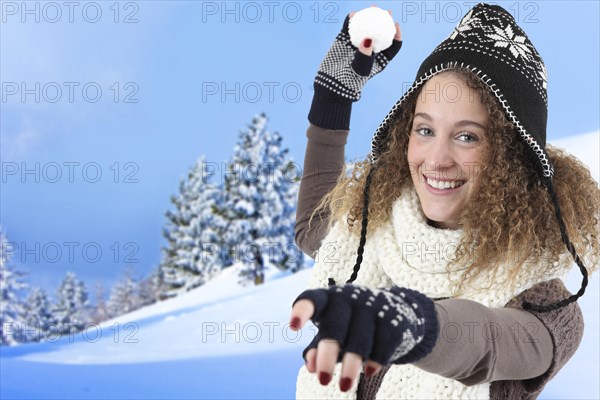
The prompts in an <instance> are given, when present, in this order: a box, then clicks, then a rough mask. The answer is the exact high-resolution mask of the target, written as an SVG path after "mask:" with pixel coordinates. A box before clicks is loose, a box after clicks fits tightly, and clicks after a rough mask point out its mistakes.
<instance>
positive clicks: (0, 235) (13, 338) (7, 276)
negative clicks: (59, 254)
mask: <svg viewBox="0 0 600 400" xmlns="http://www.w3.org/2000/svg"><path fill="white" fill-rule="evenodd" d="M8 248H9V242H8V240H7V238H6V236H5V235H4V232H3V230H2V229H1V227H0V344H3V345H6V344H8V345H12V344H16V343H18V342H22V341H25V340H26V338H24V337H23V334H22V328H23V322H22V320H21V317H22V314H23V311H24V309H23V303H22V300H21V297H20V295H21V292H22V291H23V290H25V289H26V288H27V284H26V283H25V282H24V281H23V278H24V275H25V274H24V273H22V272H20V271H18V270H16V269H15V268H13V267H12V266H11V265H10V256H11V255H10V252H9V251H8Z"/></svg>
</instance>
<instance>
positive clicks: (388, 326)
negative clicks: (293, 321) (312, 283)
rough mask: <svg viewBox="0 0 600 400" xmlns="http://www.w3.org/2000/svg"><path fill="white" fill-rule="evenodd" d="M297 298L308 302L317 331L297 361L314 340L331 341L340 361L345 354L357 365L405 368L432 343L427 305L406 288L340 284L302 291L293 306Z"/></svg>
mask: <svg viewBox="0 0 600 400" xmlns="http://www.w3.org/2000/svg"><path fill="white" fill-rule="evenodd" d="M302 299H309V300H311V301H312V302H313V304H314V306H315V312H314V314H313V317H312V319H311V320H312V321H313V323H314V324H315V326H316V327H317V328H318V329H319V332H318V333H317V335H316V336H315V338H314V339H313V341H312V342H311V343H310V344H309V346H308V347H307V348H306V349H305V350H304V352H303V356H305V355H306V352H307V351H308V350H310V349H311V348H316V347H317V344H318V343H319V341H320V340H323V339H333V340H336V341H337V342H338V343H339V345H340V349H341V351H340V355H339V357H340V358H339V360H340V361H341V359H342V357H343V355H344V354H345V353H347V352H351V353H356V354H358V355H360V356H361V357H362V359H363V361H367V360H373V361H375V362H378V363H380V364H382V365H388V364H407V363H412V362H415V361H417V360H419V359H421V358H423V357H425V356H426V355H427V354H429V352H431V350H432V349H433V347H434V346H435V342H436V340H437V336H438V322H437V314H436V311H435V305H434V303H433V301H432V300H431V299H429V298H428V297H427V296H425V295H423V294H421V293H419V292H417V291H414V290H411V289H407V288H400V287H397V286H394V287H392V288H391V289H389V290H387V289H386V290H382V289H379V290H378V289H370V288H367V287H365V286H361V285H354V284H346V285H343V286H330V287H329V288H327V289H312V290H306V291H304V292H302V293H301V294H300V296H298V298H297V299H296V300H295V302H297V301H299V300H302ZM295 302H294V303H295Z"/></svg>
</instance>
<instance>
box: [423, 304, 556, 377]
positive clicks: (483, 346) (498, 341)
mask: <svg viewBox="0 0 600 400" xmlns="http://www.w3.org/2000/svg"><path fill="white" fill-rule="evenodd" d="M436 311H437V314H438V321H439V326H440V335H439V337H438V340H437V342H436V345H435V347H434V349H433V351H432V352H431V353H430V354H429V355H427V356H426V357H425V358H423V359H421V360H419V361H417V362H416V363H414V365H416V366H417V367H419V368H421V369H423V370H425V371H428V372H432V373H435V374H438V375H441V376H444V377H446V378H452V379H455V380H457V381H459V382H461V383H462V384H464V385H467V386H471V385H475V384H478V383H482V382H493V381H498V380H517V379H519V380H522V379H530V378H535V377H537V376H540V375H542V374H543V373H544V372H546V371H547V370H548V368H549V367H550V364H551V362H552V354H553V344H552V339H551V336H550V333H549V332H548V329H547V328H546V327H545V326H544V324H543V323H542V322H541V321H540V320H539V319H537V318H536V317H535V316H534V315H533V314H531V313H529V312H527V311H523V310H517V309H514V308H488V307H486V306H484V305H482V304H480V303H477V302H475V301H471V300H465V299H448V300H441V301H437V302H436Z"/></svg>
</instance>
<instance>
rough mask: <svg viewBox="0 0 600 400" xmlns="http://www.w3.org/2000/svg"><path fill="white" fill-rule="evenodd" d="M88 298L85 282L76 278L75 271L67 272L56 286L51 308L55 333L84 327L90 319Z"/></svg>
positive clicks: (74, 330) (78, 329)
mask: <svg viewBox="0 0 600 400" xmlns="http://www.w3.org/2000/svg"><path fill="white" fill-rule="evenodd" d="M88 298H89V296H88V291H87V288H86V287H85V284H84V283H83V282H82V281H80V280H78V279H77V277H76V275H75V273H73V272H67V275H66V276H65V278H64V279H63V281H62V282H61V284H60V286H59V288H58V291H57V295H56V303H55V305H54V308H53V314H54V317H55V318H56V322H57V325H56V332H55V333H57V334H60V335H64V334H68V333H71V332H79V331H81V330H83V328H85V326H86V324H87V323H88V322H89V321H90V318H89V309H88V306H89V299H88Z"/></svg>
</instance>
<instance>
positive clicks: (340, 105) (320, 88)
mask: <svg viewBox="0 0 600 400" xmlns="http://www.w3.org/2000/svg"><path fill="white" fill-rule="evenodd" d="M349 22H350V17H349V16H346V19H345V20H344V25H343V27H342V30H341V32H340V33H339V34H338V35H337V37H336V38H335V41H334V42H333V44H332V45H331V48H330V49H329V51H328V52H327V55H326V56H325V59H324V60H323V62H322V63H321V66H320V67H319V71H318V72H317V76H316V78H315V82H314V85H313V87H314V91H315V92H314V95H313V100H312V104H311V107H310V111H309V113H308V120H309V121H310V122H311V123H312V124H314V125H317V126H319V127H321V128H325V129H344V130H349V129H350V113H351V110H352V102H354V101H357V100H359V99H360V96H361V91H362V88H363V87H364V85H365V83H367V80H369V79H370V78H371V77H373V76H374V75H376V74H378V73H379V72H381V71H383V69H384V68H385V67H386V66H387V64H388V63H389V62H390V60H391V59H392V58H394V56H395V55H396V54H397V53H398V51H400V48H401V47H402V41H398V40H395V39H394V41H393V43H392V45H391V46H390V47H388V48H387V49H386V50H384V51H382V52H380V53H373V54H372V55H371V56H367V55H365V54H363V53H361V52H360V51H359V50H358V48H357V47H355V46H354V45H352V43H351V42H350V35H349V34H348V25H349Z"/></svg>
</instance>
